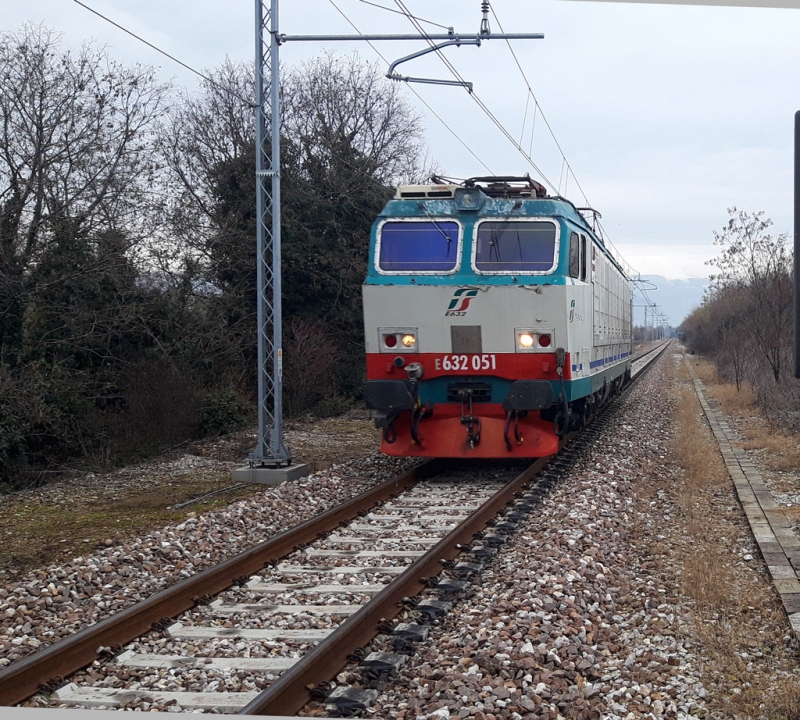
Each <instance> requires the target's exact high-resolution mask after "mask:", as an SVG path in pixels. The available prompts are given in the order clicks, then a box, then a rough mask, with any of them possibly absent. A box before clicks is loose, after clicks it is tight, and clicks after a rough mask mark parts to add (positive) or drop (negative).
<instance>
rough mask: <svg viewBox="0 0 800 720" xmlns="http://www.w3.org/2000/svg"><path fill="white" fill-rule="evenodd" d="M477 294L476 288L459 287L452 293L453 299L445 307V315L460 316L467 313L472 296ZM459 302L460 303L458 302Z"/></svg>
mask: <svg viewBox="0 0 800 720" xmlns="http://www.w3.org/2000/svg"><path fill="white" fill-rule="evenodd" d="M477 294H478V291H477V290H469V289H468V288H460V289H459V290H456V291H455V292H454V293H453V299H452V300H451V301H450V305H449V306H448V307H447V310H446V312H445V316H460V315H466V314H467V308H468V307H469V304H470V302H471V301H472V298H474V297H475V296H476V295H477ZM459 303H460V304H459Z"/></svg>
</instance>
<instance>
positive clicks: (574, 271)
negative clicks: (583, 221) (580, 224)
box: [569, 233, 581, 278]
mask: <svg viewBox="0 0 800 720" xmlns="http://www.w3.org/2000/svg"><path fill="white" fill-rule="evenodd" d="M580 274H581V244H580V240H579V238H578V233H571V234H570V236H569V275H570V277H574V278H576V277H579V276H580Z"/></svg>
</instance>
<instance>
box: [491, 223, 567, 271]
mask: <svg viewBox="0 0 800 720" xmlns="http://www.w3.org/2000/svg"><path fill="white" fill-rule="evenodd" d="M555 265H556V226H555V224H554V223H552V222H549V221H544V222H543V221H511V220H496V221H495V220H490V221H485V222H482V223H480V225H478V233H477V239H476V248H475V269H476V270H477V271H479V272H487V273H513V272H523V273H524V272H528V273H532V272H537V273H541V272H549V271H550V270H552V269H553V268H554V267H555Z"/></svg>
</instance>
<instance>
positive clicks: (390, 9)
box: [359, 0, 453, 30]
mask: <svg viewBox="0 0 800 720" xmlns="http://www.w3.org/2000/svg"><path fill="white" fill-rule="evenodd" d="M359 2H362V3H364V5H372V7H376V8H380V9H381V10H386V11H387V12H391V13H395V14H396V15H405V13H404V12H402V11H400V10H395V9H394V8H390V7H386V6H385V5H379V4H378V3H374V2H370V0H359ZM415 17H416V19H417V20H419V21H420V22H424V23H427V24H428V25H434V26H435V27H440V28H442V29H443V30H452V29H453V28H451V27H449V26H447V25H442V24H441V23H437V22H433V20H426V19H425V18H421V17H419V16H418V15H417V16H415Z"/></svg>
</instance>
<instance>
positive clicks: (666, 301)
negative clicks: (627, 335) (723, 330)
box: [633, 275, 709, 327]
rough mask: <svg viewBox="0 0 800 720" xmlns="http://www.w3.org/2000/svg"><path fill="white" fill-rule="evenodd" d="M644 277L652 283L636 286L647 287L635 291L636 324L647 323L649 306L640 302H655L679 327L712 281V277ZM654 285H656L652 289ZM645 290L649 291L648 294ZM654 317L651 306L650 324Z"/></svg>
mask: <svg viewBox="0 0 800 720" xmlns="http://www.w3.org/2000/svg"><path fill="white" fill-rule="evenodd" d="M641 279H642V280H644V281H647V283H651V284H650V285H648V284H646V283H637V284H636V287H642V288H643V290H635V291H634V294H633V305H634V307H633V321H634V324H635V325H644V324H645V323H644V312H645V309H644V307H637V306H643V305H645V304H649V303H655V304H656V305H657V306H658V308H657V312H659V313H663V314H664V315H666V316H667V319H668V322H669V324H670V325H671V326H672V327H678V326H679V325H680V324H681V323H682V322H683V320H684V318H686V316H687V315H688V314H689V313H690V312H691V311H692V310H693V309H694V308H695V307H697V306H698V305H699V304H700V302H701V301H702V299H703V293H704V292H705V289H706V288H707V287H708V285H709V282H708V278H681V279H678V280H668V279H667V278H665V277H662V276H661V275H642V276H641ZM652 285H655V286H656V289H652ZM644 293H646V296H645V295H644ZM648 299H649V302H648ZM652 317H653V316H652V312H651V311H650V310H648V312H647V324H648V325H651V324H652V323H653V321H652Z"/></svg>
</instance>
